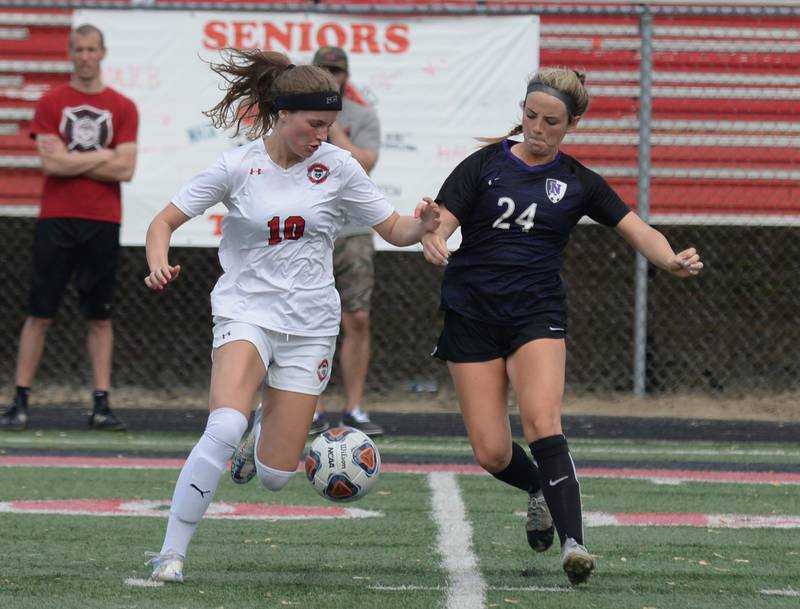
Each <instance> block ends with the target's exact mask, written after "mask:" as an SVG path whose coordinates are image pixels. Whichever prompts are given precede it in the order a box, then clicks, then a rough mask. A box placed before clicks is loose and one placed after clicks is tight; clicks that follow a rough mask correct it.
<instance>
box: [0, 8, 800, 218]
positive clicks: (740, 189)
mask: <svg viewBox="0 0 800 609" xmlns="http://www.w3.org/2000/svg"><path fill="white" fill-rule="evenodd" d="M325 3H326V2H322V4H325ZM329 3H332V2H329ZM365 3H368V4H374V2H371V1H370V2H365ZM382 4H388V3H387V2H382ZM396 4H403V3H402V2H396ZM418 4H419V3H418ZM450 4H453V3H452V2H450ZM461 4H467V5H471V4H473V3H472V2H471V1H466V2H463V3H461ZM254 6H255V4H254ZM515 6H519V4H518V3H515ZM70 14H71V13H70V11H68V10H45V9H37V10H33V9H26V10H23V9H0V29H2V31H3V34H2V36H0V205H5V206H15V209H18V210H24V209H29V210H34V206H35V205H36V204H37V202H38V197H39V193H40V191H41V181H42V178H41V175H40V172H39V170H38V169H37V165H38V159H37V157H36V154H35V150H34V147H33V144H32V142H31V140H30V139H29V138H28V135H27V134H28V127H29V124H30V120H31V117H32V109H33V107H34V105H35V103H36V100H37V99H38V98H39V97H40V96H41V94H42V93H43V92H44V91H46V90H47V88H48V87H50V86H52V85H53V84H54V83H59V82H64V81H66V80H67V78H68V74H69V70H70V65H69V63H68V61H67V57H66V48H67V41H68V31H69V19H70ZM654 25H655V38H654V54H653V64H654V73H653V85H654V99H653V113H652V114H653V121H654V122H653V134H652V156H651V159H652V183H651V206H652V207H651V211H652V213H653V214H655V215H657V216H658V215H661V214H680V215H683V216H684V218H683V219H686V218H688V217H689V215H690V216H692V217H698V216H703V215H706V214H712V215H713V214H729V215H748V216H750V215H753V216H765V215H781V216H782V215H792V216H798V217H800V167H799V165H800V127H798V125H800V121H798V118H800V93H798V91H800V88H798V84H800V76H798V75H800V36H799V35H798V31H800V18H793V17H792V16H790V15H786V14H783V15H778V14H776V16H766V15H765V16H760V17H756V16H752V15H749V16H748V15H745V14H741V15H725V16H719V15H715V16H710V15H709V16H703V15H691V14H688V13H687V12H686V11H683V12H681V13H678V12H676V13H675V15H674V16H673V15H667V14H665V13H664V12H663V11H662V12H659V13H657V14H656V16H655V19H654ZM638 27H639V26H638V19H637V18H636V17H635V16H626V15H622V14H617V15H597V14H594V15H591V14H583V15H581V14H577V13H576V14H570V15H563V14H560V15H554V14H545V15H543V16H542V17H541V50H540V63H541V64H542V65H569V66H574V67H581V68H583V69H585V70H586V71H587V73H588V75H589V80H588V84H589V87H590V92H591V94H592V102H591V106H590V111H589V113H588V114H587V116H586V118H585V120H584V122H583V124H582V125H581V128H579V129H578V130H577V131H576V132H575V133H573V134H571V135H570V136H568V139H567V140H566V141H565V145H564V150H565V151H567V152H569V153H571V154H574V155H575V156H576V157H578V158H579V159H580V160H581V161H583V162H584V163H585V164H586V165H588V166H590V167H592V168H594V169H596V170H597V171H599V172H600V173H601V174H603V175H605V176H606V177H607V178H608V180H609V181H610V182H611V183H612V185H614V186H615V187H616V188H617V189H618V190H619V191H620V194H622V195H623V197H624V198H625V199H626V201H628V202H629V203H630V204H635V201H636V175H637V165H638V138H637V135H638V122H637V120H638V119H637V116H638V110H639V37H638V36H639V35H638ZM20 206H22V207H20ZM26 206H27V207H26ZM673 220H674V218H673ZM712 221H713V220H712Z"/></svg>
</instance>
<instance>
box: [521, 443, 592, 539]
mask: <svg viewBox="0 0 800 609" xmlns="http://www.w3.org/2000/svg"><path fill="white" fill-rule="evenodd" d="M530 447H531V454H532V455H533V460H534V461H535V462H536V465H537V466H538V467H539V476H540V477H541V482H542V492H543V493H544V498H545V500H546V501H547V507H548V508H549V509H550V514H551V515H552V516H553V524H555V526H556V530H557V531H558V537H559V539H560V540H561V543H562V544H563V543H564V540H565V539H566V538H567V537H572V538H573V539H574V540H575V541H577V542H578V543H579V544H583V520H582V514H581V486H580V484H578V478H577V476H576V474H575V464H574V463H573V462H572V457H571V456H570V454H569V446H567V439H566V438H565V437H564V436H563V435H561V434H559V435H557V436H548V437H546V438H541V439H539V440H536V441H535V442H533V443H532V444H531V445H530Z"/></svg>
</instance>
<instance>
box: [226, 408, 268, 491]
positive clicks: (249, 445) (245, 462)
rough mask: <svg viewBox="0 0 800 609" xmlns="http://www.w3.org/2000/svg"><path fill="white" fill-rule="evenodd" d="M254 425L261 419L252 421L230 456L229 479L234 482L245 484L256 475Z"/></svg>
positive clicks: (259, 422)
mask: <svg viewBox="0 0 800 609" xmlns="http://www.w3.org/2000/svg"><path fill="white" fill-rule="evenodd" d="M256 425H261V421H260V420H256V421H254V422H253V427H252V429H251V430H250V431H248V432H247V433H246V434H245V436H244V438H242V441H241V442H239V446H237V447H236V450H235V451H234V452H233V457H231V480H233V481H234V482H235V483H236V484H247V483H248V482H250V481H251V480H252V479H253V476H255V475H256Z"/></svg>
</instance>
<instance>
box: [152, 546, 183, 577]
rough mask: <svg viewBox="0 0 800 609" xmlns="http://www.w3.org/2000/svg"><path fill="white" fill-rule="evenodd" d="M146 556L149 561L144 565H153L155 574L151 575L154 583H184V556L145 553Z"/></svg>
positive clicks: (168, 553) (175, 553) (174, 553)
mask: <svg viewBox="0 0 800 609" xmlns="http://www.w3.org/2000/svg"><path fill="white" fill-rule="evenodd" d="M144 555H145V558H147V559H148V560H147V561H146V562H145V563H144V564H146V565H153V572H152V573H151V574H150V579H151V580H152V581H154V582H171V583H178V584H182V583H183V561H184V558H183V556H181V555H180V554H178V553H177V552H167V553H166V554H158V553H156V552H145V553H144Z"/></svg>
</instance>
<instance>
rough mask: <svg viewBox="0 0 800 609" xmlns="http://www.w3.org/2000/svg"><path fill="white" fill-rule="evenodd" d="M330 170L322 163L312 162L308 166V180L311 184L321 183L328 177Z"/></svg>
mask: <svg viewBox="0 0 800 609" xmlns="http://www.w3.org/2000/svg"><path fill="white" fill-rule="evenodd" d="M330 173H331V170H330V169H328V168H327V167H326V166H325V165H323V164H322V163H314V164H312V165H309V166H308V180H309V181H310V182H311V183H312V184H322V183H323V182H324V181H325V180H327V179H328V176H329V175H330Z"/></svg>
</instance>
